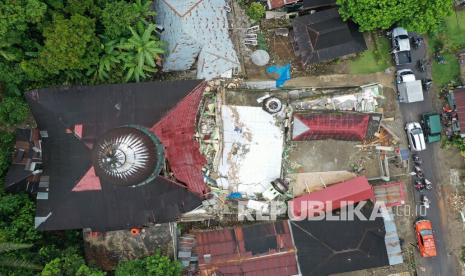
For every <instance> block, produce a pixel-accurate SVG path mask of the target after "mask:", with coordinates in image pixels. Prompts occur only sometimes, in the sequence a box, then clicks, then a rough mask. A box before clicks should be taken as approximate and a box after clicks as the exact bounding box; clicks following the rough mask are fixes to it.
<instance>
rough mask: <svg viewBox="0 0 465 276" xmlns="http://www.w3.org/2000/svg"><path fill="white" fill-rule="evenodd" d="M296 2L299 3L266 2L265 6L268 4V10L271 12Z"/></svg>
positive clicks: (277, 0)
mask: <svg viewBox="0 0 465 276" xmlns="http://www.w3.org/2000/svg"><path fill="white" fill-rule="evenodd" d="M297 2H299V0H268V1H267V4H268V8H269V9H270V10H272V9H278V8H281V7H284V6H285V5H288V4H294V3H297Z"/></svg>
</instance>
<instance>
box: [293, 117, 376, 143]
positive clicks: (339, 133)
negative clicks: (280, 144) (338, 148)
mask: <svg viewBox="0 0 465 276" xmlns="http://www.w3.org/2000/svg"><path fill="white" fill-rule="evenodd" d="M369 122H370V116H369V115H366V114H352V113H343V114H340V113H339V114H332V113H309V114H295V115H294V125H293V132H292V140H294V141H303V140H323V139H337V140H359V141H362V140H364V139H365V137H366V135H367V130H368V125H369Z"/></svg>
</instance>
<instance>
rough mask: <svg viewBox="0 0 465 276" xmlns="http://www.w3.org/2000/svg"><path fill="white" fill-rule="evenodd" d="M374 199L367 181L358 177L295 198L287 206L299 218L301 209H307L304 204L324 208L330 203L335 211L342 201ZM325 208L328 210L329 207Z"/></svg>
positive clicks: (310, 213)
mask: <svg viewBox="0 0 465 276" xmlns="http://www.w3.org/2000/svg"><path fill="white" fill-rule="evenodd" d="M374 198H375V195H374V192H373V188H372V187H371V185H370V184H369V183H368V179H367V178H366V177H364V176H359V177H355V178H352V179H350V180H347V181H344V182H341V183H339V184H334V185H331V186H329V187H328V188H326V189H324V190H320V191H316V192H312V193H309V194H306V195H303V196H300V197H296V198H294V199H293V200H291V201H289V203H288V204H289V206H292V208H293V211H292V214H293V215H294V216H300V215H301V214H302V207H303V208H307V205H306V203H305V202H322V203H323V204H325V206H326V203H331V204H332V205H331V207H332V208H331V210H336V209H339V208H340V207H341V202H342V201H353V202H354V203H357V202H360V201H363V200H373V199H374ZM308 207H310V208H309V210H311V209H312V206H308ZM327 207H328V208H329V207H330V206H327ZM325 210H326V208H325ZM326 211H329V210H326ZM312 213H313V212H311V211H310V212H307V214H308V215H312ZM304 215H305V213H304Z"/></svg>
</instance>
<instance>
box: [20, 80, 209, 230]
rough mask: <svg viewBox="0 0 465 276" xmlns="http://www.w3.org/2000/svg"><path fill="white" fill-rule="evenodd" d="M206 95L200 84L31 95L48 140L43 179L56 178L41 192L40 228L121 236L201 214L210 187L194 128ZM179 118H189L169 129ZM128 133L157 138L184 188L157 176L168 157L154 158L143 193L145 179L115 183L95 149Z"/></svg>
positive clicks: (121, 86)
mask: <svg viewBox="0 0 465 276" xmlns="http://www.w3.org/2000/svg"><path fill="white" fill-rule="evenodd" d="M203 87H204V82H202V81H199V80H193V81H174V82H146V83H131V84H118V85H101V86H76V87H60V88H50V89H39V90H36V91H32V92H29V93H27V94H26V98H27V101H28V103H29V105H30V107H31V110H32V113H33V115H34V117H35V119H36V121H37V125H38V127H39V129H40V130H46V131H47V133H48V138H42V144H43V157H44V166H43V167H44V174H43V175H44V176H49V184H48V185H49V188H48V189H45V190H43V191H39V192H41V194H40V195H41V197H40V198H39V197H38V199H37V210H36V227H38V229H39V230H61V229H80V228H91V229H92V230H93V231H109V230H120V229H127V228H130V227H141V226H144V225H147V224H149V223H162V222H169V221H174V220H176V219H177V217H179V216H180V215H181V214H182V213H184V212H187V211H190V210H192V209H194V208H196V207H198V206H199V205H200V204H201V200H202V197H201V190H200V187H201V185H203V186H206V185H205V184H204V183H203V180H202V174H201V173H202V172H201V171H200V170H199V169H198V167H201V166H202V160H201V158H199V157H198V155H201V154H200V153H199V152H198V146H196V143H197V142H196V140H195V139H194V131H195V125H194V124H193V123H192V122H195V118H196V115H197V111H198V107H199V104H200V101H201V98H202V94H203ZM174 115H176V116H183V117H184V120H183V122H182V123H181V122H180V123H177V124H170V123H166V124H165V123H164V122H165V121H167V122H172V121H173V118H174V119H175V118H176V116H174ZM190 117H192V118H190ZM178 121H179V120H178ZM189 124H192V125H189ZM125 126H134V127H137V128H138V129H140V130H143V131H145V132H146V133H148V134H150V135H155V136H158V138H159V140H160V141H161V143H162V145H163V147H164V152H167V153H168V155H167V156H166V158H167V159H168V161H173V162H170V165H171V167H176V168H179V171H180V173H179V174H178V171H175V170H174V169H173V171H174V176H175V178H177V176H178V175H179V176H180V178H181V179H182V181H176V180H175V179H169V178H167V177H165V176H162V175H158V165H156V164H158V161H159V160H161V158H162V156H152V158H151V159H150V160H149V162H148V163H147V165H148V166H150V168H149V170H147V172H146V173H145V174H144V181H143V185H138V184H139V183H141V182H140V181H141V179H139V178H137V179H133V180H134V181H135V182H131V181H129V182H127V183H126V184H127V185H123V183H120V182H118V183H115V181H112V180H111V178H109V177H106V176H104V175H103V174H102V172H101V171H99V169H96V167H95V166H96V162H97V161H98V160H96V159H95V158H94V159H93V158H92V155H93V154H95V151H94V147H98V146H100V145H101V144H100V143H99V139H100V138H102V137H104V138H105V137H106V136H105V135H106V134H107V133H109V131H111V130H115V129H116V130H118V129H121V127H125ZM159 126H161V127H159ZM180 126H181V127H180ZM169 130H171V131H169ZM178 131H180V132H181V133H180V134H182V135H178V134H179V133H178ZM136 132H137V131H136ZM139 132H140V131H139ZM158 134H160V135H158ZM142 136H143V137H146V136H144V135H142ZM186 136H190V138H191V139H190V140H189V139H187V138H186ZM178 137H180V138H181V141H178ZM146 138H147V137H146ZM143 140H146V139H145V138H144V139H143ZM149 140H151V139H149ZM151 147H153V145H151ZM171 147H174V148H175V152H179V151H182V150H183V149H184V150H185V151H186V152H187V153H185V154H184V155H178V156H175V157H173V156H172V155H170V154H169V153H170V151H171V149H170V148H171ZM179 158H180V159H182V160H184V161H185V162H181V161H180V160H178V159H179ZM129 163H130V162H128V164H129ZM178 164H180V165H179V167H177V165H178ZM97 165H98V164H97ZM152 172H154V174H155V175H152ZM186 175H187V176H189V177H188V178H186V177H185V176H186ZM145 176H147V177H145ZM152 176H153V177H152ZM199 179H200V181H201V182H199V181H198V180H199ZM191 180H192V182H191ZM123 182H124V181H123ZM136 182H137V183H136ZM115 184H120V185H115ZM132 185H136V186H132ZM39 189H40V188H39Z"/></svg>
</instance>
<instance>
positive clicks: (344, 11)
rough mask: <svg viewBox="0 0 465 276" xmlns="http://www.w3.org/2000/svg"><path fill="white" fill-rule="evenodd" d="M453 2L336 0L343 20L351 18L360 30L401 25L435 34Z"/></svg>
mask: <svg viewBox="0 0 465 276" xmlns="http://www.w3.org/2000/svg"><path fill="white" fill-rule="evenodd" d="M452 1H453V0H421V1H418V0H337V4H338V5H339V13H340V14H341V16H342V18H343V19H344V20H347V19H351V20H352V21H354V22H355V23H357V24H358V25H359V26H360V31H371V30H375V29H389V28H391V27H392V26H393V25H395V24H397V23H399V24H401V25H403V26H404V27H406V28H407V29H408V30H409V31H416V32H420V33H426V32H430V31H435V30H436V29H437V27H438V25H439V23H440V22H441V20H442V19H443V18H444V16H445V15H447V14H448V13H450V12H451V11H452Z"/></svg>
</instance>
